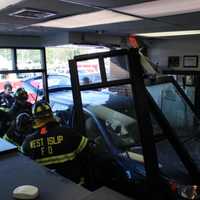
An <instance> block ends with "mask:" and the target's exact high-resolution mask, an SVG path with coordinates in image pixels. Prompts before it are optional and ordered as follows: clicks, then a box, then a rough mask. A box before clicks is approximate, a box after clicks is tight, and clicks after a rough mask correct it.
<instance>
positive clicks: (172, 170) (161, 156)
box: [151, 115, 190, 184]
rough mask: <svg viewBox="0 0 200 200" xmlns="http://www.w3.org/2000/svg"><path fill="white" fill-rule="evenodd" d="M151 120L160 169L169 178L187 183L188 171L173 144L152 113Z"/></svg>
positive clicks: (188, 178) (180, 182)
mask: <svg viewBox="0 0 200 200" xmlns="http://www.w3.org/2000/svg"><path fill="white" fill-rule="evenodd" d="M151 121H152V125H153V130H154V141H155V145H156V150H157V156H158V162H159V168H160V171H161V172H162V174H163V175H164V176H165V177H168V178H170V179H171V180H176V182H177V183H179V184H186V183H188V182H189V181H190V176H189V174H188V171H187V170H186V168H185V166H184V165H183V163H182V162H181V160H180V158H179V156H178V154H177V153H176V151H175V150H174V148H173V146H172V145H171V144H170V143H169V141H168V139H167V138H166V136H165V135H164V134H163V131H162V129H161V127H160V125H159V124H158V122H157V121H156V119H155V118H154V117H153V115H152V116H151Z"/></svg>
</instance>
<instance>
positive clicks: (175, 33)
mask: <svg viewBox="0 0 200 200" xmlns="http://www.w3.org/2000/svg"><path fill="white" fill-rule="evenodd" d="M199 34H200V30H187V31H168V32H154V33H138V34H135V35H137V36H143V37H171V36H184V35H199Z"/></svg>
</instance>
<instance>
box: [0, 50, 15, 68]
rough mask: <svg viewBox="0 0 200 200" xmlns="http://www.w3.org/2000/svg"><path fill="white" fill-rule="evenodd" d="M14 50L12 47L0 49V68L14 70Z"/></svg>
mask: <svg viewBox="0 0 200 200" xmlns="http://www.w3.org/2000/svg"><path fill="white" fill-rule="evenodd" d="M12 58H13V57H12V50H11V49H0V63H1V66H0V70H1V71H4V70H12V68H13V61H12Z"/></svg>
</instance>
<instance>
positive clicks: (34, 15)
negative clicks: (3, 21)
mask: <svg viewBox="0 0 200 200" xmlns="http://www.w3.org/2000/svg"><path fill="white" fill-rule="evenodd" d="M55 15H56V13H53V12H49V11H48V12H47V11H43V10H36V9H29V8H24V9H21V10H18V11H16V12H13V13H10V14H9V16H14V17H23V18H28V19H46V18H48V17H52V16H55Z"/></svg>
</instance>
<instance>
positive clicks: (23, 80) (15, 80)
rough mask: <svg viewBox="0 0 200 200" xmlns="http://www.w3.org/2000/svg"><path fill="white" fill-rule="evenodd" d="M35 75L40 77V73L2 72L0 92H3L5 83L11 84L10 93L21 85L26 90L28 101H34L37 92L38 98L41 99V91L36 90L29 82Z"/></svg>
mask: <svg viewBox="0 0 200 200" xmlns="http://www.w3.org/2000/svg"><path fill="white" fill-rule="evenodd" d="M36 77H41V73H20V74H15V73H9V74H7V75H5V74H2V75H1V80H0V92H1V93H3V91H4V85H5V84H6V83H10V84H11V85H12V92H11V95H14V93H15V91H16V90H17V89H18V88H20V87H23V88H24V89H25V90H26V91H27V92H28V101H29V102H31V103H34V102H35V100H36V96H37V93H38V97H37V98H38V100H39V99H41V98H42V95H43V93H42V92H40V91H38V92H37V88H36V87H34V86H33V85H31V84H30V83H29V82H30V80H32V79H34V78H36Z"/></svg>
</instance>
